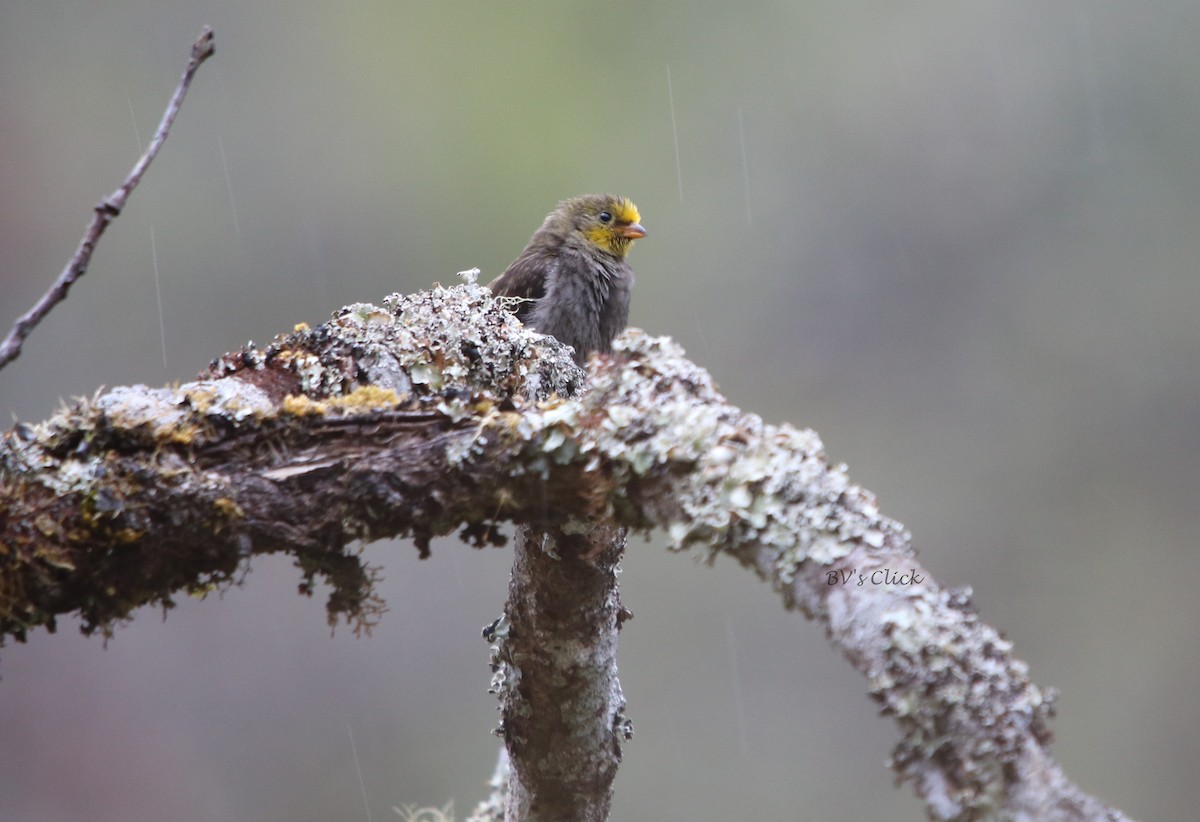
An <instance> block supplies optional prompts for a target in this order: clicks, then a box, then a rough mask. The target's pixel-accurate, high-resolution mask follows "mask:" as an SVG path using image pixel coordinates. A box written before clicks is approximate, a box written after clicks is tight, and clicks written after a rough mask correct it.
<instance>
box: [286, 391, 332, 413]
mask: <svg viewBox="0 0 1200 822" xmlns="http://www.w3.org/2000/svg"><path fill="white" fill-rule="evenodd" d="M279 409H280V410H281V411H282V412H283V413H285V414H291V415H292V416H294V417H307V416H310V415H312V414H324V413H325V412H326V411H327V410H329V408H328V406H327V405H326V404H325V403H323V402H316V401H315V400H310V399H309V398H308V397H306V396H305V395H304V394H288V395H287V396H286V397H284V398H283V402H281V403H280V404H279Z"/></svg>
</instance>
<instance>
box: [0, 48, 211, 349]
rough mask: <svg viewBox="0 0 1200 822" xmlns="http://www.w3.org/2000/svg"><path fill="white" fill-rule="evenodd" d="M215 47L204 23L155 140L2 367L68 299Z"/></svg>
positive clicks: (99, 211)
mask: <svg viewBox="0 0 1200 822" xmlns="http://www.w3.org/2000/svg"><path fill="white" fill-rule="evenodd" d="M215 49H216V46H215V44H214V41H213V31H212V29H211V28H210V27H208V26H205V27H204V29H203V30H202V31H201V32H200V37H199V38H197V39H196V42H195V43H193V44H192V56H191V59H189V60H188V64H187V68H185V69H184V70H183V76H182V77H181V78H180V79H179V86H178V87H176V89H175V94H174V95H173V96H172V97H171V102H170V103H168V104H167V110H166V111H165V112H164V113H163V118H162V122H160V123H159V124H158V130H157V131H156V132H154V139H153V140H151V141H150V145H149V146H148V147H147V148H146V153H145V154H143V155H142V156H141V158H140V159H139V160H138V161H137V165H135V166H134V167H133V171H131V172H129V176H128V177H126V178H125V182H123V183H121V187H120V188H118V189H117V190H116V191H114V192H113V193H112V194H110V195H109V196H108V197H106V198H105V199H104V200H102V201H101V202H100V203H99V204H98V205H96V207H95V208H94V209H93V212H94V213H93V215H92V222H91V224H90V225H89V226H88V227H87V231H85V232H84V235H83V239H82V240H80V241H79V247H78V248H76V249H75V254H74V255H73V256H72V257H71V261H70V262H68V263H67V266H66V268H64V269H63V270H62V273H61V274H59V275H58V279H57V280H55V282H54V285H52V286H51V287H50V290H49V291H47V292H46V293H45V294H43V295H42V298H41V299H40V300H38V301H37V304H36V305H34V307H33V308H31V309H29V311H27V312H25V314H23V315H22V316H21V317H19V318H18V319H17V321H16V323H14V324H13V327H12V330H11V331H9V332H8V336H7V337H6V338H5V339H4V343H3V345H0V368H3V367H4V366H5V365H7V364H8V363H10V362H12V361H13V360H15V359H16V358H17V357H18V356H20V354H21V346H22V344H24V342H25V338H26V337H28V336H29V334H30V332H31V331H33V329H34V328H36V327H37V325H38V323H40V322H41V321H42V319H43V318H44V317H45V316H46V315H47V314H49V313H50V310H51V309H52V308H54V306H56V305H58V304H59V303H60V302H62V301H63V300H65V299H66V298H67V291H68V290H69V289H70V288H71V285H72V284H73V283H74V282H75V281H76V280H78V279H79V278H80V277H82V276H83V275H84V274H85V273H86V272H87V267H88V263H90V262H91V259H92V252H93V251H95V250H96V243H97V242H99V241H100V235H101V234H103V233H104V229H106V228H108V224H109V223H110V222H112V221H113V219H115V218H116V216H117V215H118V214H120V213H121V210H122V209H124V208H125V201H126V200H128V199H129V195H130V194H131V193H132V192H133V190H134V189H135V188H136V187H137V184H138V183H140V182H141V180H142V175H143V174H145V173H146V169H147V168H149V167H150V163H151V162H152V161H153V160H154V157H155V155H157V154H158V150H159V149H160V148H162V145H163V143H164V142H166V140H167V132H168V131H170V129H171V124H172V123H174V122H175V117H176V115H178V114H179V107H180V106H182V105H183V98H184V96H186V95H187V91H188V87H189V86H191V84H192V77H194V76H195V74H196V69H198V68H200V64H201V63H203V62H204V61H205V60H207V59H208V58H209V57H211V56H212V54H213V52H214V51H215Z"/></svg>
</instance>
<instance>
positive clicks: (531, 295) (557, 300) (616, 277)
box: [489, 194, 646, 367]
mask: <svg viewBox="0 0 1200 822" xmlns="http://www.w3.org/2000/svg"><path fill="white" fill-rule="evenodd" d="M645 236H646V229H645V228H643V227H642V224H641V214H640V213H639V212H638V208H637V206H636V205H634V204H633V202H632V201H631V200H629V199H627V198H625V197H617V196H615V195H612V194H585V195H583V196H582V197H572V198H570V199H566V200H563V201H562V202H560V203H559V204H558V205H557V206H556V207H555V209H554V210H553V211H551V212H550V214H549V215H547V217H546V219H545V221H544V222H543V223H542V225H541V228H539V229H538V230H537V231H535V232H534V233H533V236H532V237H531V238H530V239H529V244H528V245H526V246H525V250H524V251H522V252H521V254H520V256H518V257H517V259H515V260H513V262H512V263H511V264H510V265H509V266H508V268H506V269H505V270H504V273H503V274H501V275H500V276H499V277H497V278H496V279H495V280H493V281H492V283H491V284H490V286H489V287H490V288H491V290H492V294H493V295H495V296H497V297H518V298H521V299H520V301H519V302H516V305H515V307H514V311H515V313H516V315H517V319H519V320H520V321H521V322H522V323H524V324H525V325H526V326H528V327H529V328H532V329H533V330H534V331H537V332H538V333H540V334H548V335H550V336H552V337H554V338H555V339H557V340H558V341H559V342H561V343H565V344H566V345H569V346H571V347H572V348H574V349H575V362H576V364H577V365H579V366H580V367H583V366H584V364H585V363H586V362H587V358H588V355H589V354H590V353H592V352H593V351H596V352H599V353H601V354H607V353H609V352H611V351H612V342H613V339H614V338H615V337H616V336H617V335H618V334H620V333H621V331H622V330H624V328H625V325H626V323H627V322H629V299H630V293H631V291H632V290H633V280H634V277H633V269H631V268H630V267H629V263H627V262H625V255H626V254H627V253H628V252H629V248H630V246H632V245H633V241H634V240H638V239H641V238H642V237H645Z"/></svg>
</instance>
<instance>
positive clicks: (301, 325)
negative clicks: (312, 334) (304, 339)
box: [292, 322, 308, 334]
mask: <svg viewBox="0 0 1200 822" xmlns="http://www.w3.org/2000/svg"><path fill="white" fill-rule="evenodd" d="M307 330H308V323H304V322H300V323H296V324H295V325H293V326H292V331H293V332H295V333H297V334H298V333H300V332H301V331H307Z"/></svg>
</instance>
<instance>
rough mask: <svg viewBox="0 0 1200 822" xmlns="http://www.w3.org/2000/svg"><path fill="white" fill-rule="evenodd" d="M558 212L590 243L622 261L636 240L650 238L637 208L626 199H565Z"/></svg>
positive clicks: (596, 196)
mask: <svg viewBox="0 0 1200 822" xmlns="http://www.w3.org/2000/svg"><path fill="white" fill-rule="evenodd" d="M558 212H559V213H561V214H562V215H563V217H565V218H566V219H567V220H568V221H569V222H570V224H571V227H572V229H573V230H575V231H578V232H579V233H580V234H582V235H583V237H584V238H586V240H587V241H588V242H589V243H591V244H592V245H594V246H596V247H598V248H599V249H600V250H601V251H604V252H605V253H607V254H611V255H612V256H614V257H616V258H617V259H618V260H620V259H624V257H625V254H626V253H627V252H628V251H629V246H631V245H633V241H634V240H636V239H638V238H639V237H645V236H646V229H644V228H642V225H641V223H640V222H639V220H641V218H642V217H641V215H640V214H639V213H638V209H637V206H635V205H634V204H633V202H632V201H630V200H627V199H625V198H624V197H615V196H613V195H612V194H588V195H585V196H583V197H575V198H573V199H570V200H564V201H563V202H561V203H560V204H559V206H558Z"/></svg>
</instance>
